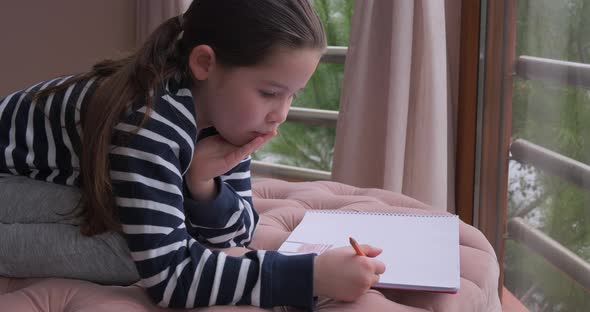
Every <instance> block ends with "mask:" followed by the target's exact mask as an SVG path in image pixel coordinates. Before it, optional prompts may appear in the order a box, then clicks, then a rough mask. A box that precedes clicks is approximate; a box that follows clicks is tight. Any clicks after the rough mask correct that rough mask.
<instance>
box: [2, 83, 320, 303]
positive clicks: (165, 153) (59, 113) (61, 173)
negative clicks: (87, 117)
mask: <svg viewBox="0 0 590 312" xmlns="http://www.w3.org/2000/svg"><path fill="white" fill-rule="evenodd" d="M72 78H73V77H64V78H57V79H53V80H50V81H47V82H42V83H39V84H36V85H34V86H32V87H31V88H29V89H27V90H24V91H19V92H16V93H13V94H11V95H9V96H7V97H6V98H4V99H2V100H0V175H4V174H17V175H24V176H29V177H31V178H34V179H38V180H43V181H48V182H53V183H60V184H65V185H73V186H78V185H79V182H80V181H79V176H80V155H81V150H82V141H81V137H82V133H81V129H82V127H81V123H82V122H83V121H84V120H83V116H84V112H85V108H86V105H87V104H88V102H89V101H90V98H91V96H92V94H93V92H94V91H95V89H96V83H95V80H94V79H83V80H81V81H78V82H77V83H75V84H72V85H71V86H68V87H67V88H65V89H63V90H60V91H58V92H55V93H54V94H51V95H50V96H48V97H47V98H42V99H40V101H42V103H41V104H42V105H39V104H40V103H32V98H31V96H30V95H29V93H30V92H36V91H39V90H42V89H45V88H48V87H51V86H55V85H57V84H62V83H66V82H67V81H68V80H69V79H72ZM166 86H167V87H166V88H162V89H161V90H157V91H155V92H154V101H153V102H154V107H153V110H151V111H150V115H149V116H148V119H147V121H146V123H145V124H144V125H143V127H142V128H141V129H139V131H136V130H137V124H136V122H137V121H138V120H141V119H142V118H143V117H144V114H145V113H146V111H147V110H146V107H145V106H142V105H141V103H136V104H138V105H135V106H134V108H135V109H134V110H132V111H130V112H129V113H128V114H127V115H126V116H125V118H123V120H121V121H120V122H119V123H118V124H117V126H116V127H115V129H114V131H113V137H112V146H111V151H110V153H109V162H110V178H111V181H112V185H113V193H114V196H115V202H116V203H117V206H118V212H119V215H120V221H121V224H122V229H123V235H124V237H125V239H126V240H127V243H128V246H129V249H130V251H131V257H132V258H133V260H134V261H135V264H136V267H137V269H138V272H139V274H140V276H141V281H140V283H141V285H143V286H144V287H145V288H146V289H147V292H148V293H149V295H150V296H151V297H152V299H154V301H155V302H156V303H158V304H159V305H161V306H164V307H177V308H192V307H196V306H209V305H219V304H252V305H258V306H262V307H270V306H276V305H294V306H300V307H307V308H309V307H311V304H312V293H313V256H312V255H302V256H284V255H281V254H279V253H277V252H273V251H266V252H265V251H251V252H248V253H246V254H245V255H244V256H243V257H231V256H228V255H226V254H225V253H223V252H220V251H217V250H215V251H212V250H209V249H207V248H206V246H207V245H209V246H213V247H232V246H247V245H248V244H249V243H250V241H251V240H252V237H253V234H254V230H255V228H256V225H257V223H258V215H257V213H256V211H255V210H254V209H253V204H252V191H251V185H250V161H251V160H250V158H247V159H245V160H243V161H242V162H241V163H239V164H238V165H237V166H236V167H234V168H233V169H232V170H230V171H229V172H227V173H226V174H224V175H222V176H220V177H218V178H216V179H215V183H216V185H217V189H218V190H219V191H218V194H217V195H216V196H215V198H213V199H212V200H210V201H207V202H202V201H196V200H193V199H191V198H190V194H189V193H188V191H187V188H186V186H185V184H184V183H185V181H184V178H183V177H184V174H185V173H186V171H187V170H188V168H189V166H190V163H191V161H192V159H193V152H194V148H195V143H196V142H195V141H196V137H197V125H196V118H195V116H194V107H193V106H194V104H193V98H192V95H191V92H190V90H189V89H187V88H186V87H183V84H182V83H181V82H178V81H176V80H174V79H171V80H170V81H169V82H168V83H167V84H166ZM81 116H82V119H81ZM136 132H137V135H133V136H130V135H129V134H131V133H136Z"/></svg>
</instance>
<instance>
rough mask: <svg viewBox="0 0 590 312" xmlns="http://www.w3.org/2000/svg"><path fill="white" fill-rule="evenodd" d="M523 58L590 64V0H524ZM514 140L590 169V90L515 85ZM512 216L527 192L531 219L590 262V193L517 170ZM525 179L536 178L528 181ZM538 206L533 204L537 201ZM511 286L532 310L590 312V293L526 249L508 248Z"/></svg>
mask: <svg viewBox="0 0 590 312" xmlns="http://www.w3.org/2000/svg"><path fill="white" fill-rule="evenodd" d="M517 5H518V12H517V24H516V31H517V44H516V55H517V56H519V55H529V56H537V57H544V58H550V59H557V60H565V61H571V62H580V63H589V62H590V20H589V19H588V17H589V16H590V0H569V1H554V0H518V1H517ZM513 92H514V93H513V102H512V105H513V115H512V119H513V120H512V123H513V124H512V126H513V129H512V136H513V138H524V139H526V140H529V141H531V142H533V143H535V144H538V145H541V146H543V147H546V148H548V149H550V150H553V151H555V152H558V153H560V154H563V155H565V156H567V157H570V158H573V159H575V160H578V161H580V162H583V163H585V164H590V90H588V89H584V88H580V87H572V86H565V85H560V84H557V83H548V82H539V81H527V80H522V79H518V78H517V79H515V80H514V88H513ZM511 168H515V170H519V171H520V174H517V175H516V176H519V179H518V180H516V181H511V186H512V187H511V188H510V191H509V205H508V209H509V212H508V213H509V216H511V215H515V214H516V213H517V212H518V211H520V210H521V209H522V208H523V207H522V202H523V201H522V200H518V199H519V198H523V197H525V196H527V195H529V196H530V195H531V194H534V196H536V197H538V199H539V201H538V204H539V205H538V207H537V208H536V209H535V210H533V211H531V212H530V213H529V214H527V215H526V218H527V220H528V221H529V223H531V224H533V225H535V226H537V227H538V228H539V229H540V230H542V231H543V232H545V233H546V234H548V235H549V236H550V237H552V238H553V239H555V240H557V241H558V242H560V243H561V244H562V245H564V246H565V247H567V248H569V249H570V250H571V251H573V252H574V253H576V254H578V255H579V256H580V257H582V258H583V259H585V260H586V261H589V262H590V191H588V190H587V189H586V190H584V189H581V188H578V187H577V186H574V185H572V184H569V183H567V182H565V181H564V180H563V179H560V178H557V177H553V176H550V175H547V174H545V173H544V172H542V171H541V170H539V169H536V168H532V167H530V166H514V167H511ZM523 176H529V177H530V176H534V179H533V180H532V181H531V180H530V179H524V178H523ZM587 183H590V181H587ZM529 202H530V201H529ZM505 265H506V267H505V268H506V285H507V286H508V287H509V288H510V289H512V290H513V291H514V292H515V293H516V294H517V295H520V296H524V297H525V298H524V301H525V303H526V304H527V305H528V307H529V308H530V309H531V310H532V311H587V310H586V309H587V307H589V306H590V295H589V294H588V291H585V290H584V289H582V287H580V286H579V285H578V284H576V283H575V282H573V281H571V280H569V279H568V278H567V277H565V276H564V274H563V273H561V272H559V271H558V270H556V269H555V268H554V267H553V266H551V265H550V264H548V263H547V262H545V261H544V260H543V259H542V258H540V257H539V256H537V255H535V254H534V253H531V252H529V251H528V250H527V249H526V248H523V247H522V246H520V245H517V244H514V243H513V242H508V243H507V245H506V259H505Z"/></svg>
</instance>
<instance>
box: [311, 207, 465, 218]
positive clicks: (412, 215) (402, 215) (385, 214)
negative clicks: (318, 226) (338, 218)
mask: <svg viewBox="0 0 590 312" xmlns="http://www.w3.org/2000/svg"><path fill="white" fill-rule="evenodd" d="M306 213H319V214H352V215H373V216H396V217H419V218H457V215H429V214H417V213H396V212H377V211H354V210H335V209H317V210H307V211H306Z"/></svg>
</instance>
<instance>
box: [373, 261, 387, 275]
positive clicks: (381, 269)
mask: <svg viewBox="0 0 590 312" xmlns="http://www.w3.org/2000/svg"><path fill="white" fill-rule="evenodd" d="M383 273H385V264H384V263H383V262H381V261H379V260H375V274H383Z"/></svg>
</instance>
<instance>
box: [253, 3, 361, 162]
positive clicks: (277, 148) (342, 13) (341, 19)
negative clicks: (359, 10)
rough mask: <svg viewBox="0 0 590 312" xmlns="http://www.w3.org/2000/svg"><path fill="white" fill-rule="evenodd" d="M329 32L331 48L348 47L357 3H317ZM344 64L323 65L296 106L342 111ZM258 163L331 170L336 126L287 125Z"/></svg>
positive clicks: (289, 123) (281, 129)
mask: <svg viewBox="0 0 590 312" xmlns="http://www.w3.org/2000/svg"><path fill="white" fill-rule="evenodd" d="M312 2H313V5H314V7H315V9H316V10H317V12H318V15H319V16H320V18H321V20H322V23H323V24H324V28H325V31H326V37H327V42H328V46H347V45H348V38H349V34H350V22H351V17H352V10H353V4H354V3H353V0H313V1H312ZM343 75H344V64H333V63H321V64H320V65H319V66H318V68H317V70H316V72H315V73H314V75H313V76H312V78H311V79H310V81H309V82H308V84H307V86H306V87H305V89H303V90H302V91H301V92H300V93H299V94H298V95H297V98H296V99H295V101H294V102H293V107H306V108H314V109H324V110H334V111H337V110H338V106H339V103H340V93H341V90H342V88H341V87H342V77H343ZM279 134H280V135H278V136H277V137H275V138H273V139H272V140H271V141H270V142H269V143H268V144H267V145H266V146H265V147H264V148H263V149H261V150H260V151H258V152H256V153H255V154H254V155H253V157H254V159H255V160H262V161H265V162H273V163H280V164H284V165H292V166H297V167H303V168H308V169H317V170H324V171H331V169H332V154H333V151H334V140H335V137H336V129H335V127H330V126H309V125H306V124H305V123H301V122H298V123H295V122H287V123H285V124H284V125H282V126H281V127H280V129H279Z"/></svg>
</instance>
